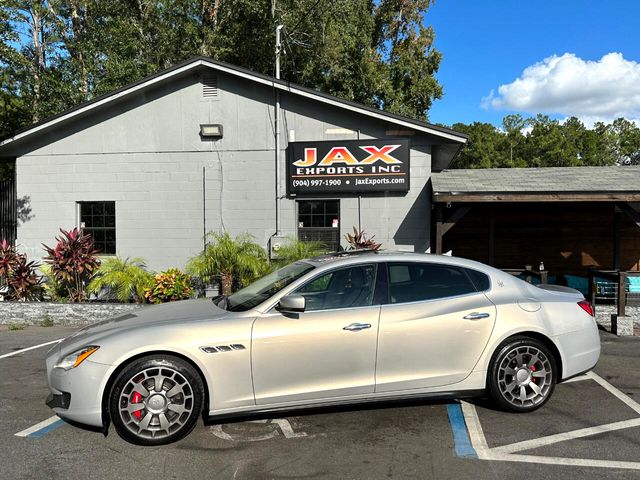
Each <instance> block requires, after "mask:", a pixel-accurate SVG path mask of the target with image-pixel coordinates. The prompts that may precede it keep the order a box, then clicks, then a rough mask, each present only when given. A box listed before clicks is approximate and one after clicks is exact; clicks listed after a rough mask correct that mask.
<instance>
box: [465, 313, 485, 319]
mask: <svg viewBox="0 0 640 480" xmlns="http://www.w3.org/2000/svg"><path fill="white" fill-rule="evenodd" d="M489 316H490V315H489V314H488V313H486V312H473V313H470V314H469V315H465V316H464V317H463V318H464V319H465V320H480V319H481V318H487V317H489Z"/></svg>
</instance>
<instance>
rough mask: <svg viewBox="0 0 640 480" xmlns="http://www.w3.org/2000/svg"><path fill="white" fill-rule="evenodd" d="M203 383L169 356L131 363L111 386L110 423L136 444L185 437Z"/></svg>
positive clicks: (192, 423) (194, 418) (195, 416)
mask: <svg viewBox="0 0 640 480" xmlns="http://www.w3.org/2000/svg"><path fill="white" fill-rule="evenodd" d="M203 390H204V389H203V384H202V379H201V378H200V375H199V374H198V373H197V372H196V370H195V369H194V368H193V367H192V366H191V365H190V364H189V363H187V362H186V361H184V360H182V359H180V358H177V357H173V356H169V355H161V356H150V357H143V358H140V359H138V360H135V361H134V362H132V363H131V364H130V365H128V366H127V367H125V368H124V370H122V372H120V374H119V375H118V377H117V378H116V380H115V381H114V383H113V387H112V389H111V395H110V398H109V413H110V415H111V421H112V422H113V425H114V426H115V428H116V431H117V432H118V435H120V436H121V437H122V438H124V439H125V440H127V441H128V442H131V443H135V444H137V445H163V444H166V443H171V442H175V441H176V440H179V439H181V438H183V437H185V436H186V435H187V434H189V432H191V430H193V428H194V427H195V425H196V423H197V421H198V416H199V415H200V413H201V411H202V397H203Z"/></svg>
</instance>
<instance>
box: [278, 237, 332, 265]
mask: <svg viewBox="0 0 640 480" xmlns="http://www.w3.org/2000/svg"><path fill="white" fill-rule="evenodd" d="M287 240H288V242H287V243H286V244H284V245H280V248H278V250H277V254H278V258H277V259H276V260H275V263H276V264H277V265H278V266H283V265H288V264H289V263H292V262H295V261H297V260H302V259H303V258H310V257H315V256H317V255H322V254H323V253H327V252H328V249H327V247H326V246H325V245H324V244H323V243H322V242H313V241H310V242H303V241H301V240H298V239H297V238H295V237H289V238H288V239H287Z"/></svg>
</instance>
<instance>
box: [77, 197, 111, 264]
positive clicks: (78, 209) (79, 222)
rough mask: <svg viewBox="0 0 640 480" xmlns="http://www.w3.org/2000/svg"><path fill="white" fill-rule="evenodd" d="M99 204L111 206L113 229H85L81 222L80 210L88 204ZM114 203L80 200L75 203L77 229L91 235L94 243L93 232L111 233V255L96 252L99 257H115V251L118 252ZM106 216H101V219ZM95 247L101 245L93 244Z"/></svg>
mask: <svg viewBox="0 0 640 480" xmlns="http://www.w3.org/2000/svg"><path fill="white" fill-rule="evenodd" d="M98 203H101V204H103V206H104V205H105V204H113V227H86V226H84V225H83V223H84V222H83V221H82V208H83V206H85V205H89V204H98ZM116 203H117V202H116V201H115V200H81V201H76V216H77V222H76V224H77V226H78V228H79V229H82V230H84V231H85V232H86V233H89V234H91V236H92V237H94V241H95V236H94V235H93V233H92V232H93V231H96V230H99V231H103V232H107V231H113V237H114V238H113V253H111V252H105V251H100V252H98V255H99V256H101V257H107V256H116V255H117V251H118V231H117V230H118V229H117V205H116ZM91 216H92V217H93V216H94V215H93V214H92V215H91ZM105 216H106V215H104V214H103V218H104V217H105ZM95 245H96V247H98V245H102V243H100V244H97V243H96V244H95ZM104 245H105V246H106V242H104Z"/></svg>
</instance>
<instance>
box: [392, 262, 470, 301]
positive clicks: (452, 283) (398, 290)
mask: <svg viewBox="0 0 640 480" xmlns="http://www.w3.org/2000/svg"><path fill="white" fill-rule="evenodd" d="M474 292H476V287H475V286H474V284H473V283H471V281H470V279H469V277H468V276H467V275H465V273H464V272H463V271H462V269H461V268H458V267H455V266H451V265H442V264H436V263H416V262H407V263H390V264H389V294H390V298H391V303H406V302H419V301H422V300H435V299H438V298H447V297H455V296H457V295H465V294H468V293H474Z"/></svg>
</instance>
